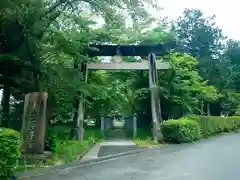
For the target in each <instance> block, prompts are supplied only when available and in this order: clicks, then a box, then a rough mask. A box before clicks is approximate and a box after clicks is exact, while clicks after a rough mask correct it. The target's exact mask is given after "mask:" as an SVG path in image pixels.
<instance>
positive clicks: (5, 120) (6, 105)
mask: <svg viewBox="0 0 240 180" xmlns="http://www.w3.org/2000/svg"><path fill="white" fill-rule="evenodd" d="M10 95H11V93H10V87H9V85H8V84H5V85H4V88H3V97H2V112H3V116H2V120H1V121H0V123H1V124H0V125H1V126H2V127H6V128H7V127H8V124H9V121H10V114H9V113H10Z"/></svg>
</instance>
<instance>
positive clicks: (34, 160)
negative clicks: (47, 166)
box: [20, 151, 52, 165]
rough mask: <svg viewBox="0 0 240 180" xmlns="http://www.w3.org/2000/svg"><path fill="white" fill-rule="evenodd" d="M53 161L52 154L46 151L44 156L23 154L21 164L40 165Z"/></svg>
mask: <svg viewBox="0 0 240 180" xmlns="http://www.w3.org/2000/svg"><path fill="white" fill-rule="evenodd" d="M51 159H52V152H50V151H44V153H43V154H21V157H20V164H28V165H31V164H39V163H46V162H48V161H49V160H51Z"/></svg>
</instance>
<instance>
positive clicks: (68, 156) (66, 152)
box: [53, 127, 103, 163]
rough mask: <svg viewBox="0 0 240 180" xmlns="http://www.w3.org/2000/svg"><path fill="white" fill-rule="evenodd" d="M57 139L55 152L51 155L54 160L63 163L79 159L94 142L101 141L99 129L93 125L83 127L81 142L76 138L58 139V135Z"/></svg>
mask: <svg viewBox="0 0 240 180" xmlns="http://www.w3.org/2000/svg"><path fill="white" fill-rule="evenodd" d="M57 139H58V141H57V143H56V152H55V153H54V154H53V157H54V160H55V161H61V162H63V163H69V162H72V161H75V160H79V159H81V158H82V156H83V155H85V154H86V153H87V152H88V151H89V150H90V149H91V148H92V146H93V145H94V144H95V143H97V142H101V141H103V137H102V135H101V132H100V130H99V129H98V128H94V127H90V128H86V129H85V133H84V140H83V143H82V144H81V143H80V142H79V141H77V140H66V139H64V140H61V139H60V140H59V138H58V137H57Z"/></svg>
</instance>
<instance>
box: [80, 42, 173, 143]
mask: <svg viewBox="0 0 240 180" xmlns="http://www.w3.org/2000/svg"><path fill="white" fill-rule="evenodd" d="M174 48H175V42H171V43H167V44H156V45H106V44H98V45H97V44H92V45H90V48H89V52H88V54H89V55H90V56H91V57H94V56H113V57H114V56H141V57H144V56H145V57H146V56H148V61H141V62H110V63H87V67H86V79H85V80H87V75H88V70H103V69H105V70H149V88H150V94H151V112H152V121H153V139H154V141H157V140H158V135H157V134H158V131H159V130H160V126H159V121H161V119H162V118H161V109H160V99H159V95H158V93H157V91H156V88H157V84H158V82H157V69H169V68H170V65H169V63H167V62H162V61H156V56H164V55H166V54H168V53H169V52H170V51H171V50H172V49H174ZM78 112H79V116H78V122H77V124H78V127H79V130H80V132H81V133H80V136H81V138H80V139H82V138H83V132H84V129H83V120H84V115H83V101H82V100H80V103H79V110H78Z"/></svg>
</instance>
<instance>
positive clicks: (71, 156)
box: [17, 125, 104, 172]
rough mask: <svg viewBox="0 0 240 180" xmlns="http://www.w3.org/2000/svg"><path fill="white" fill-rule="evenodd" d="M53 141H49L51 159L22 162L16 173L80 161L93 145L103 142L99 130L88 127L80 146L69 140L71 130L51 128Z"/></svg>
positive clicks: (60, 127) (62, 127) (78, 143)
mask: <svg viewBox="0 0 240 180" xmlns="http://www.w3.org/2000/svg"><path fill="white" fill-rule="evenodd" d="M52 130H53V134H54V139H52V140H51V143H52V145H53V146H54V148H52V150H54V151H53V152H52V159H49V160H45V161H41V162H38V163H36V164H28V163H27V162H24V163H23V164H21V165H18V167H17V171H19V172H27V171H30V170H33V169H39V168H47V167H50V166H52V165H56V164H64V163H70V162H72V161H76V160H80V159H81V158H82V157H83V156H84V155H85V154H86V153H87V152H88V151H89V150H90V149H91V148H92V147H93V145H94V144H95V143H98V142H101V141H103V140H104V139H103V137H102V135H101V132H100V129H98V128H95V127H90V128H86V129H85V133H84V140H83V143H82V144H81V143H80V142H79V141H77V140H72V139H70V138H69V137H70V133H71V128H70V127H69V126H66V127H64V126H63V125H61V126H56V127H53V128H52Z"/></svg>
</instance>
